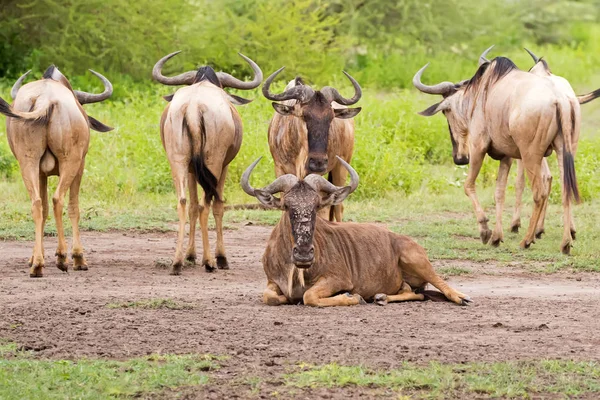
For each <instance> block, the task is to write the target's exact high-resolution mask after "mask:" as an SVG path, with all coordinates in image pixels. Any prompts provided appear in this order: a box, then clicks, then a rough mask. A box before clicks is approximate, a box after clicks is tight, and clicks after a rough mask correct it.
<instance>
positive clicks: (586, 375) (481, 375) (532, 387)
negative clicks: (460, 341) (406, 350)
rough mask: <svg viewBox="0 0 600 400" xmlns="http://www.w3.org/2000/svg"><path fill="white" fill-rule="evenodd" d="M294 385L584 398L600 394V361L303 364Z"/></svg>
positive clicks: (290, 377) (426, 394) (428, 394)
mask: <svg viewBox="0 0 600 400" xmlns="http://www.w3.org/2000/svg"><path fill="white" fill-rule="evenodd" d="M284 378H285V381H286V384H287V385H288V386H292V387H297V388H307V387H309V388H319V387H326V388H332V387H345V386H360V387H382V388H387V389H392V390H394V391H397V392H399V394H400V393H402V392H404V394H414V395H416V396H418V397H422V398H432V399H445V398H470V397H472V396H474V395H475V394H477V395H482V394H483V395H487V396H491V397H508V398H513V397H528V396H529V395H531V394H536V393H546V394H547V393H553V394H560V395H565V396H579V395H583V394H590V393H600V364H598V363H597V362H572V361H554V360H544V361H534V362H503V363H471V364H464V365H443V364H439V363H430V364H429V365H428V366H424V367H419V366H414V365H411V364H405V365H404V367H403V368H400V369H394V370H387V371H376V370H372V369H368V368H364V367H359V366H350V367H348V366H341V365H338V364H335V363H334V364H327V365H323V366H311V365H301V366H300V370H299V371H296V372H292V373H290V374H287V375H285V377H284Z"/></svg>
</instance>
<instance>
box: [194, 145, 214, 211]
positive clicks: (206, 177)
mask: <svg viewBox="0 0 600 400" xmlns="http://www.w3.org/2000/svg"><path fill="white" fill-rule="evenodd" d="M192 165H193V167H194V173H195V175H196V179H197V180H198V183H199V184H200V186H201V187H202V190H204V199H205V202H206V203H207V204H210V202H211V201H212V200H213V199H215V200H216V201H221V198H220V197H219V192H218V191H217V178H216V177H215V176H214V175H213V174H212V172H210V170H209V169H208V168H207V167H206V164H204V157H203V155H202V154H195V155H193V156H192Z"/></svg>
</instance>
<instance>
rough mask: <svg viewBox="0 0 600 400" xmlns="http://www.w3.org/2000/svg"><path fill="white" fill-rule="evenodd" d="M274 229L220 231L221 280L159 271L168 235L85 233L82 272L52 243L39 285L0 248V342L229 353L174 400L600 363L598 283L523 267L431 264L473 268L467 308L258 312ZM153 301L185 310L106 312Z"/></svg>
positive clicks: (331, 393) (80, 351)
mask: <svg viewBox="0 0 600 400" xmlns="http://www.w3.org/2000/svg"><path fill="white" fill-rule="evenodd" d="M270 231H271V227H263V226H254V225H249V226H245V225H241V224H240V225H237V226H235V229H232V230H228V231H226V235H225V241H226V248H227V251H228V257H229V263H230V266H231V270H229V271H217V272H215V273H207V272H205V271H204V269H203V268H202V267H200V266H198V267H195V268H193V267H192V268H186V269H184V273H183V275H182V276H170V275H168V270H167V269H166V268H164V267H162V268H161V267H160V266H159V265H158V264H161V263H160V262H159V263H157V262H156V261H157V260H159V261H160V260H168V259H170V257H171V256H172V254H173V251H174V245H175V236H176V234H175V233H174V232H170V233H143V234H142V233H133V232H125V233H123V232H111V233H97V232H85V233H84V234H83V236H82V237H83V243H84V246H85V248H86V251H87V254H86V257H87V260H88V264H89V265H90V270H89V271H87V272H73V271H71V272H70V273H69V274H65V273H62V272H61V271H59V270H58V269H57V268H56V267H55V262H54V259H53V257H50V255H51V254H54V250H55V248H56V238H52V237H50V238H46V239H45V248H46V254H47V257H46V268H45V271H44V274H45V276H44V278H42V279H31V278H29V274H28V267H27V259H28V257H29V256H30V254H31V250H32V246H33V244H32V243H31V242H0V338H7V339H10V340H14V341H15V342H17V343H18V344H20V345H22V346H23V347H24V348H26V349H30V350H34V351H36V352H37V354H39V355H40V356H41V357H50V358H70V359H76V358H80V357H105V358H117V359H123V358H129V357H134V356H140V355H146V354H151V353H211V354H217V355H228V356H229V358H228V359H227V360H226V361H224V363H223V367H222V368H221V369H220V370H219V371H217V372H216V373H215V374H214V378H215V380H213V382H214V383H213V384H211V385H209V386H207V387H205V388H203V389H201V390H200V392H198V390H199V389H193V390H192V389H190V390H189V391H187V392H186V391H185V390H184V392H183V395H184V398H196V397H197V398H222V397H228V398H232V397H235V396H239V397H243V398H245V397H250V396H251V395H252V396H254V395H256V396H262V395H264V396H267V397H268V394H269V393H272V391H273V390H276V389H278V385H283V383H282V382H280V381H278V380H277V377H278V376H280V375H281V374H282V373H285V372H286V371H289V370H290V368H292V367H293V366H294V365H295V364H296V363H298V362H305V363H314V364H324V363H329V362H334V361H335V362H338V363H340V364H354V365H356V364H362V365H366V366H370V367H375V368H384V369H385V368H392V367H396V366H398V365H399V364H400V363H402V362H404V361H410V362H415V363H427V362H429V361H431V360H438V361H441V362H450V363H461V362H471V361H502V360H537V359H543V358H560V359H575V360H600V335H598V331H600V307H598V304H599V303H600V276H598V275H594V274H584V273H576V274H575V273H560V274H552V275H539V274H532V273H529V272H526V271H525V270H523V269H521V268H520V267H507V266H498V265H493V264H490V265H483V264H474V263H472V262H465V261H460V260H457V261H449V260H445V261H437V262H434V265H435V267H436V268H439V267H444V266H457V267H463V268H469V269H471V270H472V271H473V273H472V274H469V275H466V276H460V277H450V278H449V282H450V283H451V285H453V286H455V287H456V288H458V289H459V290H460V291H462V292H464V293H467V294H469V295H470V296H471V298H472V299H473V300H474V303H473V305H471V306H469V307H459V306H456V305H454V304H451V303H439V302H411V303H396V304H389V305H387V306H385V307H381V306H376V305H372V304H369V305H366V306H356V307H349V308H327V309H315V308H309V307H304V306H281V307H268V306H265V305H263V304H262V303H261V293H262V290H263V289H264V287H265V276H264V272H263V271H262V265H261V263H260V258H261V256H262V252H263V249H264V247H265V242H266V239H267V237H268V235H269V233H270ZM211 243H213V244H214V233H213V232H211ZM153 298H171V299H175V300H178V301H181V302H185V303H190V304H192V305H193V308H191V309H184V310H170V309H159V310H152V309H112V308H108V307H107V306H106V305H107V304H109V303H116V302H125V301H134V300H141V299H153ZM249 376H258V377H260V378H261V380H262V381H263V382H264V383H263V385H262V386H261V387H260V388H259V389H258V391H255V392H252V393H251V392H250V391H249V390H250V387H249V386H248V385H246V384H245V383H244V382H245V379H246V378H247V377H249ZM364 390H367V389H364ZM364 390H363V389H347V390H346V389H344V390H341V389H322V390H309V391H304V392H295V394H294V396H292V397H298V398H341V397H344V398H354V397H361V396H363V395H366V394H365V393H366V392H364ZM168 394H169V393H168V392H165V393H162V394H161V396H166V395H168ZM179 394H180V395H181V394H182V393H179ZM379 394H381V393H379ZM367 395H368V397H370V396H371V395H373V393H371V392H368V394H367ZM382 395H383V396H385V393H383V394H382ZM161 396H159V398H160V397H161ZM284 397H285V396H284Z"/></svg>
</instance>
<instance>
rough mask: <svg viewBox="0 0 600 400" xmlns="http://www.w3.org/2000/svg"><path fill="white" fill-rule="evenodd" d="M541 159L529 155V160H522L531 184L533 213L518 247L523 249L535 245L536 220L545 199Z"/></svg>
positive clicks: (545, 191) (545, 192)
mask: <svg viewBox="0 0 600 400" xmlns="http://www.w3.org/2000/svg"><path fill="white" fill-rule="evenodd" d="M542 158H543V155H541V156H537V155H530V157H529V158H527V159H524V160H523V163H524V164H525V171H526V172H527V176H528V177H529V182H531V192H532V193H533V212H532V213H531V219H530V220H529V227H528V228H527V233H526V234H525V238H524V239H523V240H522V241H521V244H520V246H521V247H522V248H524V249H526V248H529V246H530V245H531V244H532V243H535V231H536V227H537V224H538V220H539V218H540V216H541V215H542V208H543V207H544V202H545V201H546V199H547V196H548V192H547V189H546V185H545V184H544V182H543V180H542V174H541V169H542Z"/></svg>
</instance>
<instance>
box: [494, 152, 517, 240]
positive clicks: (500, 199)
mask: <svg viewBox="0 0 600 400" xmlns="http://www.w3.org/2000/svg"><path fill="white" fill-rule="evenodd" d="M511 165H512V158H510V157H504V158H503V159H502V160H500V166H499V167H498V177H497V178H496V192H495V196H494V197H495V200H496V227H495V228H494V232H492V237H491V239H490V244H491V245H492V246H494V247H497V246H499V245H500V242H503V241H504V232H503V231H502V211H503V210H504V198H505V195H506V182H507V181H508V174H509V173H510V167H511Z"/></svg>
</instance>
